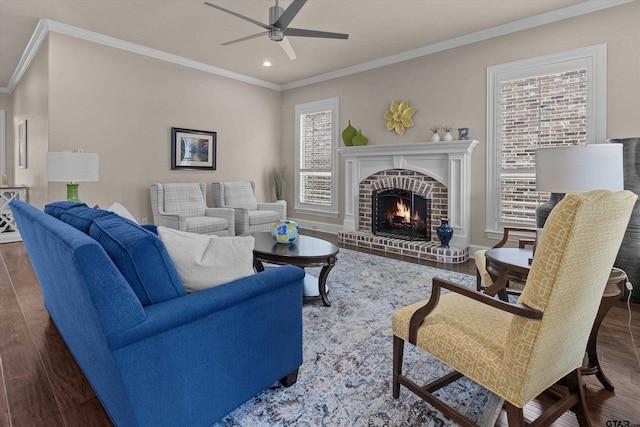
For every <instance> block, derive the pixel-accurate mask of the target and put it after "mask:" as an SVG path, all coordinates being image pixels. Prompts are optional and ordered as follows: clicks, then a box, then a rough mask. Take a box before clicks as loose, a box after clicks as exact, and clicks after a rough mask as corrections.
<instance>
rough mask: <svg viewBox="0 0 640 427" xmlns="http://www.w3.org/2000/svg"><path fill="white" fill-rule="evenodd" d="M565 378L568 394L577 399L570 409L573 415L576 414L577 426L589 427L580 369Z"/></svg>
mask: <svg viewBox="0 0 640 427" xmlns="http://www.w3.org/2000/svg"><path fill="white" fill-rule="evenodd" d="M565 378H566V381H567V387H568V388H569V393H575V394H576V395H577V397H578V401H577V402H576V404H575V405H573V407H572V408H571V410H572V411H573V413H574V414H576V418H577V419H578V424H579V425H580V427H591V417H589V414H588V411H587V397H586V396H585V393H584V384H583V382H582V375H581V374H580V368H578V369H576V370H575V371H573V372H571V373H570V374H569V375H567V376H566V377H565Z"/></svg>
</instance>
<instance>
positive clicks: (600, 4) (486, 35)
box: [282, 0, 636, 91]
mask: <svg viewBox="0 0 640 427" xmlns="http://www.w3.org/2000/svg"><path fill="white" fill-rule="evenodd" d="M634 1H636V0H588V1H585V2H583V3H578V4H576V5H573V6H567V7H565V8H562V9H558V10H553V11H550V12H545V13H542V14H540V15H536V16H531V17H529V18H524V19H520V20H517V21H513V22H509V23H507V24H503V25H498V26H496V27H491V28H487V29H486V30H481V31H476V32H475V33H470V34H465V35H464V36H460V37H455V38H453V39H449V40H445V41H442V42H438V43H433V44H430V45H427V46H423V47H420V48H417V49H413V50H409V51H406V52H402V53H399V54H396V55H391V56H386V57H384V58H380V59H375V60H373V61H369V62H365V63H362V64H358V65H354V66H352V67H347V68H342V69H340V70H336V71H331V72H329V73H324V74H319V75H317V76H314V77H310V78H308V79H302V80H297V81H294V82H291V83H286V84H284V85H282V90H283V91H284V90H289V89H295V88H298V87H302V86H308V85H311V84H314V83H320V82H323V81H327V80H332V79H336V78H338V77H345V76H348V75H351V74H357V73H361V72H363V71H369V70H373V69H376V68H380V67H385V66H387V65H391V64H396V63H398V62H403V61H408V60H410V59H415V58H420V57H422V56H427V55H431V54H433V53H437V52H442V51H444V50H448V49H453V48H455V47H460V46H464V45H468V44H472V43H476V42H480V41H483V40H488V39H491V38H494V37H499V36H504V35H507V34H511V33H515V32H518V31H522V30H527V29H529V28H534V27H538V26H541V25H545V24H550V23H552V22H556V21H562V20H564V19H569V18H573V17H576V16H580V15H585V14H587V13H592V12H597V11H599V10H603V9H608V8H610V7H615V6H620V5H623V4H626V3H633V2H634Z"/></svg>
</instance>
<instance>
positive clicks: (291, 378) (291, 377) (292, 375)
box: [280, 369, 298, 387]
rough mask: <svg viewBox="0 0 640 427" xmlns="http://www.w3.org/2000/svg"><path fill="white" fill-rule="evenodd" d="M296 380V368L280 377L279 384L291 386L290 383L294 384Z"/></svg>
mask: <svg viewBox="0 0 640 427" xmlns="http://www.w3.org/2000/svg"><path fill="white" fill-rule="evenodd" d="M296 381H298V370H297V369H296V370H295V371H293V372H291V373H290V374H289V375H287V376H286V377H283V378H280V384H282V385H283V386H285V387H291V386H292V385H294V384H295V383H296Z"/></svg>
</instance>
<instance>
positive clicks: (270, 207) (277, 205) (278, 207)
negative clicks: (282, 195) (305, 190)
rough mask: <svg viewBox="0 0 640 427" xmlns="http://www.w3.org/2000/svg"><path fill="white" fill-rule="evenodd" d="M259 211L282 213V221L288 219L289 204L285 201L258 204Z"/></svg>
mask: <svg viewBox="0 0 640 427" xmlns="http://www.w3.org/2000/svg"><path fill="white" fill-rule="evenodd" d="M258 210H265V211H278V212H280V219H287V202H286V201H285V200H278V201H276V202H270V203H258Z"/></svg>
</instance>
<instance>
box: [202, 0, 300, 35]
mask: <svg viewBox="0 0 640 427" xmlns="http://www.w3.org/2000/svg"><path fill="white" fill-rule="evenodd" d="M305 1H306V0H305ZM204 4H206V5H207V6H211V7H212V8H214V9H218V10H221V11H223V12H226V13H228V14H229V15H233V16H235V17H236V18H240V19H244V20H245V21H249V22H251V23H252V24H256V25H257V26H259V27H262V28H264V29H265V30H268V29H269V26H268V25H267V24H263V23H262V22H260V21H256V20H255V19H253V18H249V17H248V16H244V15H240V14H239V13H237V12H234V11H233V10H229V9H225V8H224V7H221V6H218V5H217V4H213V3H209V2H208V1H206V2H204Z"/></svg>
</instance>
